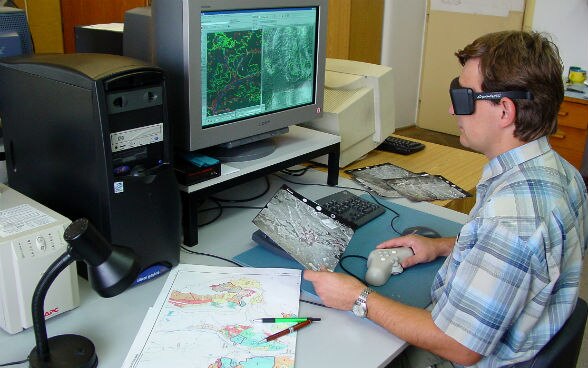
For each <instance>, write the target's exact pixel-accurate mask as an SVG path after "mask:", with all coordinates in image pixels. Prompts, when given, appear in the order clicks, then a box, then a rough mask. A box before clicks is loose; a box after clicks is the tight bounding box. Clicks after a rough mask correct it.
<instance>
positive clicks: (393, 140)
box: [376, 136, 425, 155]
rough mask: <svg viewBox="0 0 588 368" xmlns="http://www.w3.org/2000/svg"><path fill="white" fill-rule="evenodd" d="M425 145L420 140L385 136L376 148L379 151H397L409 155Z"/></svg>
mask: <svg viewBox="0 0 588 368" xmlns="http://www.w3.org/2000/svg"><path fill="white" fill-rule="evenodd" d="M423 148H425V145H424V144H422V143H420V142H415V141H411V140H408V139H402V138H398V137H392V136H390V137H387V138H386V140H384V142H382V143H381V144H380V145H379V146H378V147H377V148H376V149H378V150H381V151H387V152H393V153H399V154H401V155H410V154H411V153H415V152H418V151H421V150H422V149H423Z"/></svg>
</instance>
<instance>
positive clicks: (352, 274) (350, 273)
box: [339, 254, 367, 284]
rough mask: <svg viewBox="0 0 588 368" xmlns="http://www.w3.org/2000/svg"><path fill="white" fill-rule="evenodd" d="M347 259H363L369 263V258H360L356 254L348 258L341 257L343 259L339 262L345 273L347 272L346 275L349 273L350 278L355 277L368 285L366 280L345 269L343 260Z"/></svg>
mask: <svg viewBox="0 0 588 368" xmlns="http://www.w3.org/2000/svg"><path fill="white" fill-rule="evenodd" d="M347 258H359V259H363V260H365V261H366V262H367V258H366V257H364V256H359V255H354V254H350V255H347V256H343V257H341V259H340V260H339V266H340V267H341V269H342V270H343V271H345V273H347V274H348V275H350V276H353V277H355V278H356V279H357V280H359V281H361V282H363V283H364V284H365V283H366V282H365V280H364V279H362V278H361V277H359V276H357V275H355V274H354V273H353V272H351V271H349V270H348V269H347V268H345V266H343V260H345V259H347Z"/></svg>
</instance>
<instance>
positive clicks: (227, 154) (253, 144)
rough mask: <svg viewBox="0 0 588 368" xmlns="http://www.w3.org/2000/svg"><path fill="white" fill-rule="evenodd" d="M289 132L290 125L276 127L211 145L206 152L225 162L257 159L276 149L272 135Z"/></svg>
mask: <svg viewBox="0 0 588 368" xmlns="http://www.w3.org/2000/svg"><path fill="white" fill-rule="evenodd" d="M288 132H289V128H288V127H285V128H281V129H276V130H273V131H271V132H266V133H262V134H258V135H254V136H251V137H246V138H242V139H238V140H236V141H231V142H228V143H223V144H220V145H218V146H214V147H210V148H209V149H206V150H205V151H204V153H205V154H206V155H208V156H210V157H214V158H216V159H219V160H221V161H223V162H244V161H252V160H257V159H260V158H262V157H265V156H268V155H270V154H272V153H273V152H274V151H275V150H276V144H275V143H274V141H273V140H272V137H276V136H278V135H282V134H287V133H288Z"/></svg>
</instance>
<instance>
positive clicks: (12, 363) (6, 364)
mask: <svg viewBox="0 0 588 368" xmlns="http://www.w3.org/2000/svg"><path fill="white" fill-rule="evenodd" d="M28 361H29V359H28V358H27V359H23V360H19V361H17V362H10V363H2V364H0V367H8V366H10V365H17V364H22V363H26V362H28Z"/></svg>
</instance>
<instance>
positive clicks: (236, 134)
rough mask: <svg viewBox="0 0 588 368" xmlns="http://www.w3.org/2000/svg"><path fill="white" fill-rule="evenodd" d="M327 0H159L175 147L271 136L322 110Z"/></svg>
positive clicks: (155, 10) (159, 56)
mask: <svg viewBox="0 0 588 368" xmlns="http://www.w3.org/2000/svg"><path fill="white" fill-rule="evenodd" d="M326 8H327V0H240V1H234V0H175V1H170V0H154V1H153V3H152V17H153V25H154V28H153V32H154V49H155V54H156V63H157V64H158V65H159V66H161V67H162V68H163V69H164V70H165V71H166V72H167V75H168V96H169V98H168V101H170V111H169V113H170V121H172V122H174V127H175V129H174V136H175V142H176V146H177V147H179V148H180V149H182V150H187V151H194V150H201V149H204V148H207V147H211V146H217V145H225V146H227V147H229V146H231V147H232V146H236V145H240V144H242V143H249V142H254V141H257V140H258V139H263V138H267V137H271V136H273V135H274V134H276V132H282V131H284V129H285V128H287V127H288V126H290V125H293V124H298V123H303V122H305V121H309V120H312V119H314V118H316V117H318V116H320V115H321V112H322V104H323V86H324V67H325V42H326V23H327V18H326V10H327V9H326Z"/></svg>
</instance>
